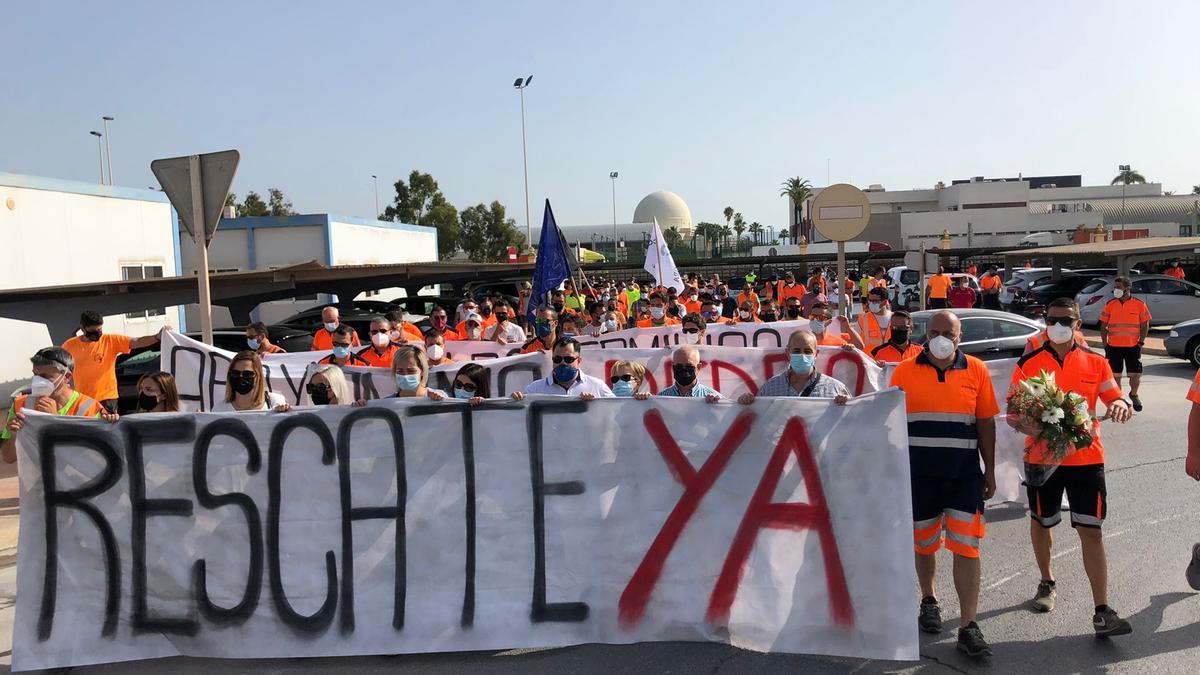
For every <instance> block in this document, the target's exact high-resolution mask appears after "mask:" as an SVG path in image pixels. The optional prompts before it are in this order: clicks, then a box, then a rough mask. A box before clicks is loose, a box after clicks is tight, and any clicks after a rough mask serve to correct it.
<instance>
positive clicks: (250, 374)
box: [228, 370, 258, 382]
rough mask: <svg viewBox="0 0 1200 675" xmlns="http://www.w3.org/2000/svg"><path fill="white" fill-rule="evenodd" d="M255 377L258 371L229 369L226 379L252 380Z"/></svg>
mask: <svg viewBox="0 0 1200 675" xmlns="http://www.w3.org/2000/svg"><path fill="white" fill-rule="evenodd" d="M256 377H258V373H256V372H254V371H253V370H231V371H229V378H228V379H229V381H230V382H232V381H234V380H249V381H251V382H253V381H254V378H256Z"/></svg>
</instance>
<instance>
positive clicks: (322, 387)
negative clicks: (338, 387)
mask: <svg viewBox="0 0 1200 675" xmlns="http://www.w3.org/2000/svg"><path fill="white" fill-rule="evenodd" d="M304 390H305V391H307V392H308V395H309V396H312V395H313V394H315V393H317V392H318V391H332V388H331V387H330V386H329V385H328V384H313V383H311V382H309V383H308V384H306V385H304Z"/></svg>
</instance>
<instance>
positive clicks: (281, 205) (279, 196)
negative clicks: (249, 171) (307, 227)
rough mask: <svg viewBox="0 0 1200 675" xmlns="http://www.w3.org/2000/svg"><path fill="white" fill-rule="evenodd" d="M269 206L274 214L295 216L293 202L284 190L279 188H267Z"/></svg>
mask: <svg viewBox="0 0 1200 675" xmlns="http://www.w3.org/2000/svg"><path fill="white" fill-rule="evenodd" d="M267 207H268V208H269V209H270V211H271V215H273V216H294V215H296V210H295V209H293V208H292V202H291V200H289V199H288V198H287V197H285V196H284V195H283V190H280V189H279V188H269V189H267Z"/></svg>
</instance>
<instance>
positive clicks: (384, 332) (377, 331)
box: [370, 328, 392, 335]
mask: <svg viewBox="0 0 1200 675" xmlns="http://www.w3.org/2000/svg"><path fill="white" fill-rule="evenodd" d="M390 332H392V330H391V329H390V328H372V329H371V331H370V333H371V335H387V334H388V333H390Z"/></svg>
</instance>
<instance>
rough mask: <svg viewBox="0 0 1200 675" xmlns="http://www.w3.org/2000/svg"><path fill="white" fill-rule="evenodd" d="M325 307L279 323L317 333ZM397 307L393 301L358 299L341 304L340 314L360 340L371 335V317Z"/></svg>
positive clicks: (307, 311)
mask: <svg viewBox="0 0 1200 675" xmlns="http://www.w3.org/2000/svg"><path fill="white" fill-rule="evenodd" d="M325 307H326V305H318V306H316V307H309V308H308V309H306V310H304V311H302V312H297V313H295V314H293V315H291V316H289V317H287V318H286V319H284V320H283V321H280V322H279V325H280V326H282V327H286V328H294V329H297V330H302V331H306V332H308V333H310V334H311V333H315V332H316V331H317V329H318V328H320V327H321V326H323V325H324V322H323V321H322V320H321V312H322V311H323V310H324V309H325ZM395 308H396V306H395V305H393V304H391V303H386V302H379V301H377V300H367V301H365V302H363V301H357V302H355V303H354V305H353V306H352V307H345V306H339V307H338V316H339V317H340V319H341V321H342V323H344V324H347V325H349V326H350V327H351V328H353V329H354V330H355V331H356V332H357V333H358V338H359V339H360V340H366V339H367V338H368V337H369V335H370V328H371V319H373V318H375V317H377V316H380V315H382V314H384V313H386V312H389V311H391V310H392V309H395Z"/></svg>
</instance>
